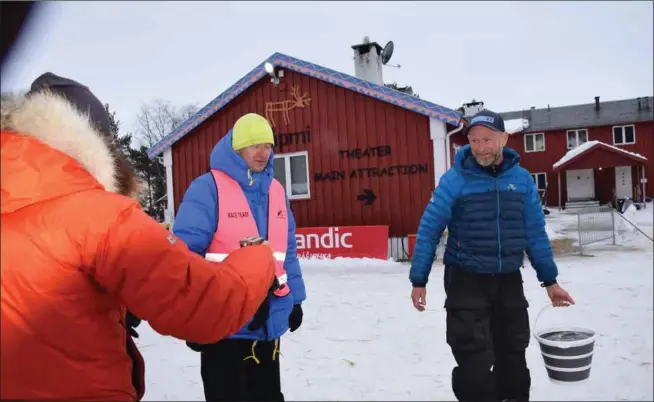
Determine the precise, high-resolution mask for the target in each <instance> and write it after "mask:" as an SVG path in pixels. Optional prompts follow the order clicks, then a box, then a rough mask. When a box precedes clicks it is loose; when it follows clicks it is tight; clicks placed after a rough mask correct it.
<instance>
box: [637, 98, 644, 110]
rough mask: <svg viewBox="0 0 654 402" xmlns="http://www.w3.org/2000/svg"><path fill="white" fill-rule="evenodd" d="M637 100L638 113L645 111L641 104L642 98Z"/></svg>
mask: <svg viewBox="0 0 654 402" xmlns="http://www.w3.org/2000/svg"><path fill="white" fill-rule="evenodd" d="M637 99H638V111H639V112H640V111H641V110H643V105H642V104H641V103H640V98H637Z"/></svg>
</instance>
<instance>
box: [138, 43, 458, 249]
mask: <svg viewBox="0 0 654 402" xmlns="http://www.w3.org/2000/svg"><path fill="white" fill-rule="evenodd" d="M352 48H353V50H354V68H355V76H351V75H348V74H344V73H341V72H338V71H334V70H331V69H329V68H326V67H323V66H319V65H316V64H313V63H310V62H307V61H303V60H300V59H297V58H294V57H291V56H287V55H284V54H280V53H275V54H274V55H272V56H271V57H269V58H268V59H267V60H265V61H264V62H262V63H261V64H260V65H258V66H257V67H255V68H254V69H253V70H252V71H250V72H249V73H247V74H246V75H245V76H244V77H243V78H241V79H240V80H239V81H237V82H236V83H235V84H234V85H233V86H232V87H230V88H228V89H227V90H226V91H225V92H223V93H222V94H220V95H218V97H216V98H215V99H214V100H213V101H211V102H210V103H209V104H208V105H206V106H205V107H204V108H202V109H201V110H200V111H199V112H198V113H197V114H196V115H195V116H193V117H191V118H190V119H188V120H187V121H186V122H184V123H182V124H181V125H180V126H179V127H177V128H176V129H175V130H174V131H173V132H172V133H170V134H169V135H168V136H167V137H166V138H164V139H163V140H162V141H160V142H159V143H157V144H155V145H154V146H153V147H152V148H150V149H149V150H148V155H149V157H150V158H154V157H158V156H159V155H161V154H163V163H164V166H165V167H166V184H167V187H168V188H167V204H168V205H167V211H166V215H167V217H166V220H167V221H168V222H173V220H174V215H175V213H176V211H177V209H178V208H179V205H180V203H181V201H182V198H183V196H184V193H185V192H186V190H187V188H188V186H189V185H190V183H191V181H193V179H195V178H196V177H198V176H200V175H201V174H203V173H205V172H207V171H208V169H209V155H210V153H211V150H212V148H213V147H214V145H215V144H216V143H217V142H218V141H219V140H220V139H221V138H222V137H223V136H224V135H225V134H227V132H228V130H229V129H231V128H232V126H233V124H234V122H235V121H236V120H237V119H238V118H239V117H241V116H242V115H244V114H246V113H249V112H254V113H258V114H260V115H262V116H265V117H266V118H267V119H268V121H269V122H270V123H271V125H273V129H274V133H275V137H276V144H275V148H274V151H275V161H274V164H275V177H276V178H277V179H278V180H279V181H280V182H281V183H282V184H283V185H284V186H285V187H286V192H287V195H288V198H289V200H290V204H291V209H292V211H293V214H294V216H295V220H296V223H297V226H298V227H299V228H306V227H311V228H317V227H320V228H330V227H332V228H334V230H333V231H332V232H333V233H335V232H336V229H337V228H338V233H341V235H343V234H344V229H343V227H349V228H350V229H348V233H347V234H345V235H347V236H348V237H347V243H345V244H350V242H351V244H356V243H357V242H359V241H365V239H366V238H368V237H376V239H377V240H375V241H376V242H377V245H378V243H379V236H378V235H376V234H373V233H379V232H378V231H375V232H373V231H372V229H371V230H370V231H368V232H366V231H365V230H364V231H361V229H357V228H354V229H352V227H353V226H358V227H360V226H371V225H381V226H386V227H387V228H388V229H387V230H386V233H387V235H386V238H384V235H382V243H383V246H384V247H386V244H388V248H389V249H390V253H389V254H390V256H393V257H396V258H402V257H403V256H406V254H407V251H406V250H407V235H408V234H411V233H415V232H416V230H417V227H418V223H419V221H420V217H421V216H422V212H423V210H424V208H425V205H426V204H427V202H428V201H429V198H430V197H431V192H432V191H433V189H434V186H435V183H436V182H437V181H438V180H439V179H440V177H441V175H442V174H443V173H444V172H445V171H446V168H447V163H446V150H447V147H446V138H447V137H448V134H450V133H451V132H453V131H456V130H461V129H462V128H463V124H464V122H463V120H462V116H461V113H459V112H457V111H456V110H453V109H449V108H447V107H443V106H440V105H437V104H435V103H432V102H428V101H425V100H423V99H420V98H418V97H416V96H413V95H412V94H411V93H405V92H403V91H401V90H396V89H393V88H389V87H386V86H384V85H383V80H382V76H381V73H382V66H383V64H384V60H386V61H388V56H389V54H388V53H386V54H384V50H383V48H382V47H381V46H380V45H379V44H377V43H375V42H370V41H366V40H364V42H363V43H362V44H359V45H355V46H352ZM268 63H270V64H269V65H268ZM267 66H268V67H273V70H272V71H268V70H267V69H266V67H267ZM332 232H330V233H332ZM366 233H367V234H366ZM321 236H322V235H321ZM359 238H361V239H359ZM368 241H370V240H368ZM334 244H336V243H334ZM340 244H341V245H342V244H343V243H340ZM376 247H377V246H376ZM377 249H379V247H377Z"/></svg>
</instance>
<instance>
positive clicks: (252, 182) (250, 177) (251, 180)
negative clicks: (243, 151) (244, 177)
mask: <svg viewBox="0 0 654 402" xmlns="http://www.w3.org/2000/svg"><path fill="white" fill-rule="evenodd" d="M248 180H249V183H248V185H250V186H251V185H253V184H254V178H253V177H252V171H250V169H248Z"/></svg>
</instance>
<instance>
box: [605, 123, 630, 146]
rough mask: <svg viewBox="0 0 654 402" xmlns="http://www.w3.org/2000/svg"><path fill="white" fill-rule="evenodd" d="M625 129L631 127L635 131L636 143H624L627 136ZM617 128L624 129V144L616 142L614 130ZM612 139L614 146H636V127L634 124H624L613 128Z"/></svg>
mask: <svg viewBox="0 0 654 402" xmlns="http://www.w3.org/2000/svg"><path fill="white" fill-rule="evenodd" d="M625 127H631V128H632V129H633V130H634V142H624V140H625V139H626V138H625V135H624V129H625ZM616 128H621V129H622V140H623V142H615V133H614V130H615V129H616ZM611 138H612V142H613V145H633V144H635V143H636V125H634V124H622V125H619V126H613V127H611Z"/></svg>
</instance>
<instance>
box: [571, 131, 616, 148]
mask: <svg viewBox="0 0 654 402" xmlns="http://www.w3.org/2000/svg"><path fill="white" fill-rule="evenodd" d="M580 131H585V132H586V142H588V141H590V138H588V129H587V128H576V129H574V130H568V131H566V132H565V143H566V146H567V147H568V149H575V148H577V147H578V146H579V145H581V144H580V143H579V132H580ZM570 133H575V143H576V144H577V145H575V146H573V147H571V146H570V144H568V135H570ZM611 134H613V131H611Z"/></svg>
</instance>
